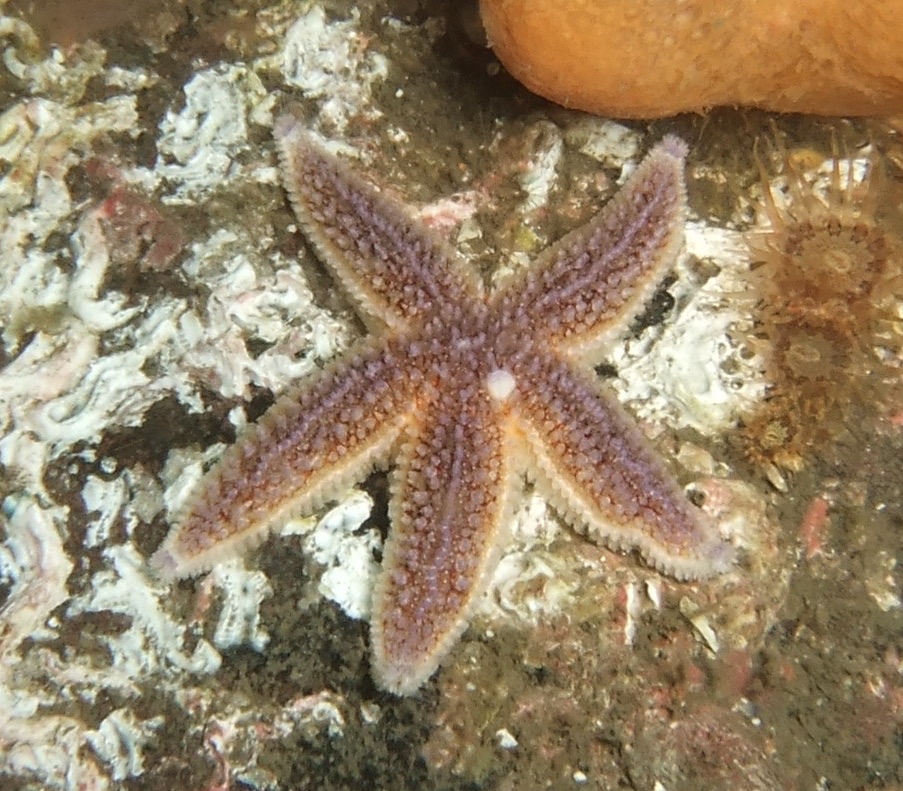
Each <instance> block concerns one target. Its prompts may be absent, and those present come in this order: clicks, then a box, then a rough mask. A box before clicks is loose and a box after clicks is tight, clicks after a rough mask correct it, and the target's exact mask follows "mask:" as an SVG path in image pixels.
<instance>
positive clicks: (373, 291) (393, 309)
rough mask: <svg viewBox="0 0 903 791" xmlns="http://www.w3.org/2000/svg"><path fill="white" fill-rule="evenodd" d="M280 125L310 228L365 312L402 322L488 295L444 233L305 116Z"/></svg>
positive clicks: (287, 169) (291, 181)
mask: <svg viewBox="0 0 903 791" xmlns="http://www.w3.org/2000/svg"><path fill="white" fill-rule="evenodd" d="M274 133H275V136H276V141H277V143H278V145H279V150H280V158H281V161H282V165H283V168H282V169H283V173H284V175H285V188H286V191H287V192H288V195H289V198H290V199H291V202H292V206H293V207H294V209H295V214H296V215H297V217H298V219H299V221H300V222H301V225H302V227H303V230H304V234H305V236H306V237H307V238H308V239H309V240H310V241H311V242H312V243H313V245H314V247H315V248H316V250H317V253H318V254H319V256H320V258H321V260H322V261H323V262H324V263H325V264H326V265H327V266H328V267H329V268H330V269H331V270H332V271H333V273H334V274H335V275H336V277H338V278H339V280H340V281H341V282H342V284H343V285H344V286H345V288H346V289H348V291H349V293H350V294H351V296H352V298H353V299H354V300H355V301H356V302H357V304H358V305H359V306H360V308H361V309H362V310H363V311H364V313H365V316H364V318H365V319H367V320H373V319H375V320H376V322H377V324H378V325H387V326H388V327H390V328H391V329H393V330H404V329H407V328H410V327H413V326H415V325H417V324H419V323H422V322H423V321H424V320H426V319H430V318H436V317H441V316H442V314H443V311H445V310H446V309H447V308H449V307H451V306H455V307H460V306H461V305H462V304H464V303H467V302H470V301H472V300H474V299H477V298H479V297H480V296H481V295H482V284H481V281H480V280H479V278H477V277H476V276H475V273H474V272H473V271H472V269H471V268H470V267H467V266H462V265H461V261H460V260H459V259H458V257H457V256H456V255H455V253H454V251H452V250H451V249H450V248H449V247H448V245H447V244H446V243H445V242H444V241H443V240H442V239H440V238H439V237H438V236H436V235H435V234H433V233H432V232H431V231H430V230H429V229H427V228H426V227H424V226H422V225H419V224H416V223H414V222H413V221H412V220H411V218H410V217H408V216H407V215H406V214H405V212H404V211H403V210H402V208H401V207H400V206H399V205H398V204H396V203H394V202H390V201H388V200H386V199H385V198H384V197H383V196H382V195H380V194H379V192H378V191H377V190H376V189H375V188H374V187H373V186H372V185H371V184H369V183H367V182H366V181H364V180H363V179H362V178H360V177H359V176H358V175H357V174H356V173H354V172H352V171H351V169H350V168H348V167H347V166H346V165H345V164H344V163H343V162H341V161H340V160H338V159H337V158H336V157H334V156H333V155H332V154H330V153H329V152H328V151H326V150H325V149H324V148H323V146H322V145H321V144H320V143H319V142H318V141H317V140H316V138H314V137H313V135H311V134H310V132H308V131H307V130H305V129H304V128H303V127H302V126H301V123H300V121H298V120H297V119H295V118H293V117H292V116H283V117H282V118H280V119H279V121H278V122H277V123H276V128H275V132H274Z"/></svg>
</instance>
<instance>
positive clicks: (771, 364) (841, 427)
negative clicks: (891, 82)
mask: <svg viewBox="0 0 903 791" xmlns="http://www.w3.org/2000/svg"><path fill="white" fill-rule="evenodd" d="M834 149H835V150H834V154H833V156H832V157H831V158H829V159H828V160H827V161H822V159H821V157H820V156H818V155H817V154H816V153H815V152H812V151H809V150H787V149H786V148H785V147H784V145H783V143H782V142H780V141H778V143H777V144H776V156H775V157H773V158H772V159H777V160H778V161H779V163H780V165H781V171H782V172H781V174H780V176H779V177H778V178H776V179H774V180H772V179H770V178H769V176H768V173H767V163H766V162H763V161H762V160H761V159H760V161H759V169H760V174H761V182H762V192H763V197H762V202H761V205H760V207H759V212H758V214H759V217H758V223H757V227H756V228H755V229H754V230H753V231H752V232H751V233H750V235H749V248H750V253H751V265H750V269H749V272H748V274H747V279H748V285H749V290H750V294H749V296H750V301H751V305H752V306H753V325H752V328H751V329H750V330H749V331H748V332H746V333H745V335H744V336H743V337H741V338H739V339H738V340H739V341H740V343H741V345H743V346H745V347H746V348H747V349H749V350H750V351H751V352H752V353H754V354H757V355H758V356H759V357H760V358H761V359H762V361H763V371H764V375H765V378H766V381H767V382H768V386H767V394H766V397H765V400H764V401H763V402H761V403H760V404H758V405H757V406H756V407H755V408H754V409H753V410H752V411H751V412H750V413H748V414H747V415H745V416H744V418H743V419H742V421H741V430H740V437H741V442H742V445H743V450H744V452H745V454H746V456H747V457H748V458H749V459H750V460H751V461H753V462H754V463H757V464H760V465H763V466H765V467H766V468H768V469H771V470H772V471H774V472H776V471H779V470H780V469H785V470H800V469H802V468H803V467H804V466H805V465H806V463H807V461H808V460H809V458H810V457H811V455H812V454H813V452H823V451H826V450H828V449H831V448H834V449H836V448H837V447H838V443H840V442H842V441H844V440H852V439H854V438H855V437H857V436H858V435H859V431H860V427H861V426H863V424H864V423H866V424H867V423H868V422H869V421H874V419H876V418H877V417H879V416H880V415H881V414H882V413H883V412H884V411H885V410H887V409H888V408H889V406H890V404H891V400H892V399H893V398H894V397H896V398H899V394H898V392H899V389H900V362H901V350H903V332H901V327H903V323H901V313H900V308H901V303H900V299H899V295H900V294H901V292H903V288H901V286H903V242H901V238H900V235H899V232H898V230H897V228H898V227H899V225H900V221H901V216H900V215H901V213H900V208H899V206H895V205H893V202H892V201H890V200H888V199H887V198H886V195H887V190H886V186H887V184H886V177H885V175H884V171H883V168H882V167H881V160H880V158H879V155H878V153H877V151H876V150H875V147H874V146H869V147H868V148H867V149H866V151H865V152H864V153H861V154H860V155H857V156H853V157H840V156H839V155H838V154H837V146H836V144H835V146H834ZM775 468H776V469H775Z"/></svg>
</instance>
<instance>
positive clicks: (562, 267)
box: [496, 136, 687, 355]
mask: <svg viewBox="0 0 903 791" xmlns="http://www.w3.org/2000/svg"><path fill="white" fill-rule="evenodd" d="M686 152H687V149H686V146H685V144H684V143H683V141H681V140H679V139H678V138H676V137H671V136H668V137H666V138H665V139H664V140H663V141H662V142H661V143H659V144H658V145H657V146H656V147H655V148H654V149H653V150H652V151H651V152H650V153H649V154H648V156H646V158H645V159H644V160H643V161H642V162H641V163H640V165H639V166H638V167H637V169H636V170H635V171H634V173H633V174H632V175H631V177H630V178H629V179H628V180H627V183H626V184H625V185H624V186H623V187H622V188H621V190H620V191H619V192H618V193H617V194H616V195H615V196H614V197H613V198H612V199H611V200H610V201H609V202H608V203H607V204H606V205H605V207H604V208H603V209H602V211H600V212H599V214H597V215H596V216H595V217H594V218H593V219H592V220H590V221H589V222H588V223H586V224H585V225H583V226H582V227H580V228H578V229H577V230H575V231H572V232H571V233H569V234H567V235H566V236H564V237H563V238H562V239H560V240H559V241H558V242H557V243H556V244H554V245H552V246H551V247H549V248H548V249H547V250H546V251H545V252H544V253H543V254H542V255H541V256H540V257H539V259H538V260H537V262H536V264H535V265H534V266H532V267H530V269H529V271H526V272H523V273H520V274H519V275H517V276H515V277H514V279H513V280H512V281H510V282H509V283H508V284H507V285H506V286H503V287H502V288H501V289H500V291H499V292H498V294H497V296H496V304H497V305H498V309H499V310H500V311H501V313H502V315H503V316H504V317H505V321H506V322H508V323H510V324H515V325H522V324H523V323H524V322H525V321H529V322H530V323H531V325H532V326H533V327H535V328H536V329H537V331H538V332H539V333H540V334H541V335H542V337H544V338H548V341H549V342H550V343H551V344H552V345H553V346H555V347H557V348H560V349H562V350H566V351H570V352H572V353H573V354H575V355H583V354H585V353H586V352H588V351H591V350H593V349H594V348H597V347H598V346H599V345H600V343H601V342H602V341H603V340H605V338H606V336H608V335H611V334H613V333H615V332H617V331H619V330H620V329H621V328H623V326H624V325H625V324H627V323H628V322H629V321H630V320H631V319H632V318H633V317H634V316H635V315H636V314H637V312H639V310H640V309H641V308H642V306H643V304H644V303H645V302H646V301H647V300H648V298H649V297H650V296H651V294H652V291H653V290H654V289H655V287H656V286H657V285H658V283H659V281H660V280H661V278H662V276H663V275H664V274H665V273H666V272H667V270H668V267H670V266H671V265H672V263H673V262H674V259H675V257H676V256H677V253H678V252H679V250H680V246H681V244H682V239H683V223H684V215H685V213H686V194H685V187H684V175H683V171H684V160H685V157H686Z"/></svg>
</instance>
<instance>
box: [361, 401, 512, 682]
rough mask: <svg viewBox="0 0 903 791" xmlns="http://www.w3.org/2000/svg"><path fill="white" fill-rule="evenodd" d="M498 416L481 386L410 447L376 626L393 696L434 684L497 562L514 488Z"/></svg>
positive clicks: (429, 419) (428, 417)
mask: <svg viewBox="0 0 903 791" xmlns="http://www.w3.org/2000/svg"><path fill="white" fill-rule="evenodd" d="M496 408H497V407H496V405H494V404H493V403H492V402H491V400H490V399H489V397H488V396H487V394H486V393H485V392H482V391H477V390H476V385H475V389H474V390H473V391H470V392H468V391H467V390H466V389H463V390H461V391H459V392H458V393H455V395H454V397H445V398H441V397H440V398H437V399H436V400H435V401H434V402H433V403H432V404H430V405H429V407H428V408H427V410H426V414H424V415H423V416H422V417H421V418H420V419H419V420H416V421H415V422H412V424H411V432H410V435H409V436H408V437H407V438H406V442H405V443H404V445H403V448H402V452H401V457H400V460H399V466H398V468H397V469H396V470H395V472H394V475H393V479H392V501H391V506H390V516H391V521H392V532H391V534H390V536H389V539H388V541H387V543H386V548H385V551H384V554H383V568H382V573H381V575H380V577H379V579H378V581H377V584H376V588H375V590H374V594H373V615H372V620H371V626H370V633H371V644H372V651H373V673H374V677H375V678H376V680H377V683H378V684H379V685H380V686H381V687H382V688H384V689H386V690H388V691H390V692H394V693H396V694H401V695H406V694H410V693H413V692H414V691H416V689H417V688H418V687H419V686H420V685H421V684H422V683H423V682H424V681H425V680H426V679H427V678H429V676H430V675H432V673H433V671H435V669H436V667H437V666H438V664H439V662H440V660H441V659H442V658H443V657H444V655H445V654H446V653H447V652H448V651H449V650H450V648H451V646H452V645H453V644H454V643H455V641H456V640H457V639H458V637H459V636H460V634H461V632H463V631H464V628H465V627H466V625H467V619H468V616H469V614H470V612H471V610H472V609H473V605H474V602H475V601H476V600H477V598H478V597H479V595H480V594H481V593H482V592H483V590H484V588H485V586H486V583H487V580H488V578H489V575H490V574H491V572H492V570H493V569H494V568H495V565H496V563H497V561H498V545H499V531H500V528H501V525H502V524H504V522H505V520H506V518H507V517H508V515H509V514H508V513H507V510H508V509H509V508H510V496H509V493H510V490H511V481H510V480H509V478H510V475H509V464H508V455H507V450H506V447H505V446H506V441H507V430H506V428H505V420H504V418H502V419H500V418H499V415H497V414H494V412H495V410H496Z"/></svg>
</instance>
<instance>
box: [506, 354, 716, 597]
mask: <svg viewBox="0 0 903 791" xmlns="http://www.w3.org/2000/svg"><path fill="white" fill-rule="evenodd" d="M515 375H516V376H517V378H518V380H519V381H522V382H524V387H523V389H522V398H521V399H520V401H519V402H518V403H517V406H516V414H517V416H518V417H519V418H520V421H521V431H522V433H523V434H524V435H525V437H526V438H527V441H528V443H529V445H530V447H531V449H532V451H533V452H534V454H535V456H536V471H537V472H538V474H539V478H540V480H539V483H540V484H541V486H542V487H543V489H544V492H545V494H546V496H547V497H548V499H549V501H550V502H551V503H553V504H554V505H555V507H556V508H557V509H558V510H559V511H560V512H561V513H562V514H564V515H565V516H566V517H567V518H568V520H569V521H570V522H571V524H573V525H574V526H575V527H576V528H577V529H580V528H581V526H583V525H585V526H586V529H587V535H588V536H589V537H590V538H592V539H594V540H597V541H600V542H602V543H604V544H606V545H608V546H610V547H612V548H614V549H622V550H628V549H637V550H639V552H640V554H641V555H642V556H643V557H644V558H645V559H646V560H647V561H648V562H649V563H650V564H651V565H653V566H655V567H656V568H658V569H659V570H661V571H664V572H666V573H668V574H672V575H673V576H675V577H677V578H679V579H688V578H698V577H706V576H710V575H712V574H715V573H718V572H722V571H725V570H726V569H727V568H728V567H729V566H730V563H731V561H732V554H733V553H732V550H731V548H730V546H729V545H728V544H727V543H725V542H723V541H722V540H721V538H720V537H719V535H718V531H717V529H716V527H715V525H714V524H712V523H711V522H710V521H709V520H708V518H707V517H706V515H705V513H704V512H703V511H702V510H700V509H699V508H696V507H695V506H693V505H692V504H691V503H690V502H689V500H687V498H686V497H685V496H684V493H683V492H682V491H681V490H680V488H679V487H678V486H677V484H676V482H675V481H674V480H673V479H672V477H671V475H670V474H669V472H668V471H667V470H666V468H665V467H664V465H663V463H662V462H661V461H660V459H659V457H658V456H657V455H656V453H655V452H654V451H653V450H652V448H651V447H650V446H649V443H648V442H647V441H646V438H645V437H644V436H643V435H642V433H641V432H640V430H639V428H637V426H636V424H635V423H634V421H633V420H632V419H631V418H630V417H629V416H628V415H627V414H626V413H625V412H624V410H623V409H622V408H621V406H620V404H618V403H617V401H616V400H615V399H614V397H613V396H612V395H610V394H609V393H607V392H605V391H604V390H603V389H602V388H601V387H600V386H599V385H598V384H597V383H595V382H592V381H590V380H588V379H586V378H585V377H584V375H583V374H580V373H578V372H576V371H575V370H574V369H573V368H572V367H571V366H569V365H567V364H566V363H565V362H564V361H562V360H560V359H558V358H557V356H555V355H553V354H541V353H536V354H535V355H532V356H531V357H530V358H529V359H527V360H525V361H524V363H523V364H522V365H521V366H520V367H519V368H518V369H517V370H516V372H515Z"/></svg>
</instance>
